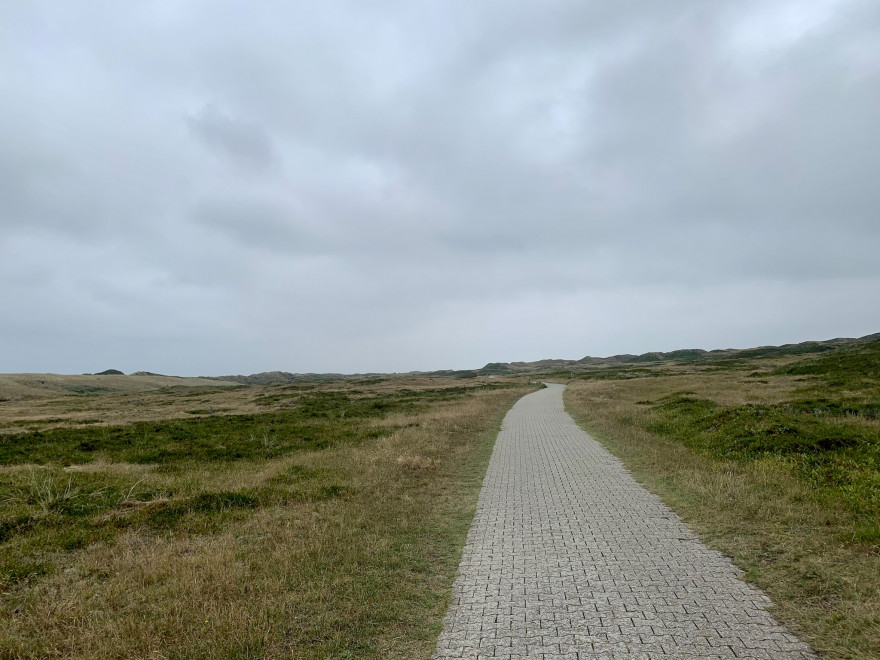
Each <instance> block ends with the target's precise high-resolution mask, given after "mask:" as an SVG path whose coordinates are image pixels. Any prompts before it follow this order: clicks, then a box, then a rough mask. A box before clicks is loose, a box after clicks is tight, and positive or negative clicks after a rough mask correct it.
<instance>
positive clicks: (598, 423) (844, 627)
mask: <svg viewBox="0 0 880 660" xmlns="http://www.w3.org/2000/svg"><path fill="white" fill-rule="evenodd" d="M801 385H802V383H800V382H798V381H795V380H792V379H784V378H774V379H771V380H770V381H769V382H767V383H760V382H755V379H751V378H747V377H745V376H743V375H741V374H736V373H725V374H714V375H709V374H693V375H686V374H682V375H676V376H670V377H663V378H639V379H633V380H626V381H587V382H585V381H576V382H573V383H571V384H570V386H569V388H568V389H567V390H566V405H567V407H568V409H569V411H570V412H571V413H572V414H573V415H574V416H575V418H576V419H577V420H578V421H579V422H580V423H581V424H582V425H583V426H584V427H585V428H586V429H587V430H589V431H590V432H591V433H592V434H593V435H594V436H595V437H596V439H598V440H600V441H601V442H603V443H604V444H605V445H606V446H607V447H608V448H609V449H610V450H611V451H612V452H613V453H614V454H615V455H617V456H618V457H619V458H620V459H621V460H622V461H623V462H624V464H625V465H626V466H627V467H628V468H629V469H630V470H631V471H632V472H633V475H634V476H635V477H636V478H637V479H638V480H639V481H640V482H641V483H642V484H644V485H645V486H646V487H647V488H648V489H649V490H651V491H653V492H655V493H657V494H658V495H659V496H660V497H661V498H662V499H663V500H664V501H665V502H666V503H667V504H668V505H670V506H671V507H672V508H673V509H674V510H675V511H676V512H677V513H678V514H679V515H680V516H681V517H682V519H683V520H685V522H687V523H688V524H689V525H691V526H692V527H693V528H694V530H695V531H696V532H697V533H698V534H700V536H701V537H702V538H703V539H704V540H705V541H706V542H707V543H708V544H709V545H711V546H712V547H714V548H716V549H718V550H720V551H722V552H724V553H725V554H726V555H728V556H730V557H732V558H733V560H734V561H735V562H736V563H737V564H738V565H739V566H740V567H742V568H743V569H745V571H746V577H747V579H748V580H749V581H751V582H754V583H756V584H757V585H758V586H760V587H761V588H762V589H764V590H765V591H766V592H767V593H768V595H769V596H770V597H771V598H772V599H773V602H774V603H775V612H776V615H777V616H778V618H779V619H780V620H782V621H783V622H785V623H786V624H787V625H788V626H789V627H790V628H792V629H793V630H795V631H797V632H798V633H799V634H801V635H803V636H804V637H805V638H806V639H807V640H808V641H809V642H810V644H811V645H812V646H813V648H814V649H816V650H817V651H818V652H819V653H820V655H821V656H822V657H827V658H841V659H842V658H859V659H864V660H868V659H875V658H878V657H880V633H878V631H880V556H878V554H877V552H876V550H872V549H871V548H870V547H866V546H865V545H863V544H854V543H853V542H852V539H853V520H852V515H851V513H850V511H849V510H848V509H847V508H846V507H845V506H843V504H842V503H835V502H833V501H828V499H827V498H823V497H820V496H818V495H817V493H816V492H815V490H814V489H813V488H811V487H810V486H809V485H808V484H806V483H804V482H803V481H801V480H800V479H799V478H798V477H797V475H796V474H795V473H794V471H793V470H792V469H791V466H790V465H789V464H788V463H787V462H786V461H785V460H784V459H782V458H776V457H768V458H764V459H760V460H755V461H751V462H745V463H744V462H732V461H721V460H718V459H713V458H709V457H706V456H703V455H700V454H697V453H694V452H693V451H691V450H689V449H687V448H686V447H685V446H683V445H681V444H679V443H677V442H674V441H672V440H669V439H666V438H664V437H660V436H658V435H656V434H652V433H649V432H648V431H646V430H645V429H644V426H645V425H646V424H647V423H648V422H650V421H651V419H652V413H651V412H650V408H649V407H648V406H646V405H644V404H640V403H638V402H644V401H646V400H647V401H653V400H656V399H657V398H659V397H661V396H664V395H667V394H670V393H671V392H680V391H690V392H694V393H695V395H696V396H697V397H701V398H711V399H713V400H715V401H719V402H722V403H729V404H732V405H741V404H744V403H756V402H761V403H775V402H778V401H782V400H784V399H786V398H787V397H789V396H790V395H791V394H792V392H793V390H794V389H795V388H796V387H799V386H801Z"/></svg>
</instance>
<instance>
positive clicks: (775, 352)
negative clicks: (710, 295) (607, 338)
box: [473, 333, 880, 375]
mask: <svg viewBox="0 0 880 660" xmlns="http://www.w3.org/2000/svg"><path fill="white" fill-rule="evenodd" d="M874 341H880V333H875V334H872V335H866V336H864V337H858V338H856V339H849V338H837V339H828V340H826V341H805V342H801V343H799V344H783V345H782V346H758V347H757V348H726V349H721V350H713V351H706V350H703V349H701V348H687V349H680V350H677V351H669V352H667V353H661V352H651V353H642V354H641V355H632V354H629V353H624V354H623V355H612V356H610V357H592V356H589V355H588V356H586V357H583V358H581V359H580V360H536V361H534V362H490V363H489V364H487V365H486V366H484V367H483V368H482V369H475V370H474V372H473V373H474V375H485V374H498V373H517V372H528V371H541V370H545V369H548V368H550V369H554V368H574V367H582V366H597V367H598V366H613V365H626V364H633V365H638V364H658V363H660V364H662V363H670V364H701V363H707V364H708V363H715V362H729V361H732V360H743V359H749V358H762V357H763V358H775V357H784V356H787V355H809V354H812V353H825V352H827V351H832V350H834V349H837V348H841V347H844V346H853V345H858V344H867V343H870V342H874Z"/></svg>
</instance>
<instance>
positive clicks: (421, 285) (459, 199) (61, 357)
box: [0, 0, 880, 375]
mask: <svg viewBox="0 0 880 660" xmlns="http://www.w3.org/2000/svg"><path fill="white" fill-rule="evenodd" d="M878 118H880V3H878V2H876V0H828V1H822V0H797V1H789V0H735V1H725V0H718V1H713V2H706V1H705V0H677V1H672V2H656V1H655V0H618V1H617V2H607V1H606V0H517V1H516V2H509V1H507V2H500V1H498V0H481V1H480V2H473V0H423V1H420V2H397V1H394V0H348V1H345V0H322V2H300V1H281V0H277V1H272V0H266V1H264V2H232V1H229V0H211V1H208V0H157V1H152V2H147V1H145V2H139V3H128V2H125V3H121V2H117V1H116V0H87V1H86V2H82V3H70V2H66V1H63V0H56V1H52V2H50V1H43V0H27V1H24V0H0V372H57V373H83V372H94V371H100V370H103V369H107V368H116V369H121V370H123V371H126V372H131V371H135V370H147V371H154V372H160V373H170V374H177V375H224V374H234V373H245V374H247V373H254V372H259V371H267V370H283V371H292V372H343V373H358V372H361V373H363V372H401V371H411V370H433V369H461V368H475V367H479V366H482V365H483V364H485V363H487V362H496V361H516V360H536V359H542V358H571V359H578V358H581V357H584V356H586V355H593V356H606V355H612V354H617V353H642V352H646V351H654V350H673V349H679V348H705V349H713V348H727V347H750V346H758V345H767V344H782V343H791V342H797V341H803V340H807V339H827V338H831V337H839V336H845V337H854V336H861V335H865V334H869V333H874V332H878V331H880V304H878V303H880V120H878Z"/></svg>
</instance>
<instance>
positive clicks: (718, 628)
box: [433, 384, 815, 660]
mask: <svg viewBox="0 0 880 660" xmlns="http://www.w3.org/2000/svg"><path fill="white" fill-rule="evenodd" d="M563 389H564V386H563V385H553V384H551V385H548V387H547V389H544V390H541V391H539V392H535V393H533V394H529V395H527V396H525V397H523V398H522V399H520V400H519V401H518V402H517V403H516V405H514V406H513V408H511V410H510V412H508V413H507V416H506V417H505V419H504V424H503V425H502V427H501V432H500V433H499V434H498V439H497V440H496V442H495V448H494V450H493V453H492V459H491V461H490V462H489V468H488V470H487V472H486V477H485V480H484V481H483V488H482V491H481V493H480V500H479V504H478V506H477V513H476V516H475V517H474V521H473V524H472V526H471V529H470V532H469V534H468V539H467V545H466V546H465V549H464V553H463V555H462V560H461V565H460V567H459V572H458V577H457V579H456V581H455V586H454V589H453V599H452V605H451V606H450V609H449V612H448V613H447V615H446V617H445V619H444V622H443V624H444V626H443V632H442V633H441V635H440V639H439V641H438V644H437V650H436V652H435V653H434V655H433V658H434V659H435V660H449V659H452V658H494V659H496V660H497V659H499V658H501V659H505V660H519V659H525V658H543V659H544V660H563V659H573V660H587V659H591V660H592V659H596V658H608V659H615V660H621V659H624V658H625V659H630V660H632V659H636V658H641V659H650V660H660V659H664V658H666V659H668V658H691V659H694V660H697V659H699V660H705V659H707V658H717V659H719V660H720V659H728V658H752V659H758V658H772V659H773V660H806V659H810V658H815V656H814V655H813V653H812V652H811V651H810V649H809V648H808V647H807V646H806V645H805V644H804V643H802V642H800V641H798V640H797V638H796V637H794V636H792V635H791V634H790V633H788V632H787V631H786V630H785V628H783V627H782V626H780V625H779V624H778V623H777V622H776V621H774V619H773V618H772V617H771V616H770V614H769V613H768V612H767V610H766V609H765V608H766V606H767V605H768V604H769V602H770V601H769V599H768V598H767V597H766V596H764V594H762V593H761V592H760V591H758V590H757V589H755V588H754V587H752V586H750V585H748V584H746V583H745V582H743V581H741V580H740V579H739V576H740V575H741V571H740V570H739V569H737V568H736V567H735V566H734V565H733V564H732V563H731V562H730V560H728V559H727V558H726V557H724V556H722V555H721V554H720V553H718V552H715V551H714V550H709V549H708V548H707V547H706V546H705V545H703V543H702V542H701V541H700V540H699V539H698V538H697V537H696V536H695V535H694V534H693V532H691V531H690V529H689V528H688V527H687V526H686V525H684V523H682V522H681V521H680V520H679V519H678V517H677V516H676V515H675V514H674V513H672V511H670V510H669V509H668V508H667V507H666V506H665V505H664V504H663V503H662V502H660V500H659V499H658V498H657V497H656V496H655V495H652V494H651V493H649V492H648V491H646V490H645V489H644V488H642V486H640V485H639V484H638V483H636V481H635V480H634V479H633V478H632V476H630V474H629V472H627V470H626V469H625V468H624V467H623V466H622V464H621V463H620V462H619V461H618V460H617V459H616V458H615V457H613V456H612V455H611V454H609V453H608V452H607V451H606V450H605V449H604V448H603V447H602V446H601V445H600V444H599V443H597V442H596V441H595V440H593V439H592V438H591V437H590V436H589V435H587V434H586V433H584V432H583V431H582V430H581V429H580V428H579V427H578V426H577V425H576V424H575V423H574V421H573V420H572V419H571V417H569V416H568V414H567V413H566V412H565V409H564V408H563V404H562V391H563Z"/></svg>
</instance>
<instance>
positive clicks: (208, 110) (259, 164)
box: [187, 103, 280, 172]
mask: <svg viewBox="0 0 880 660" xmlns="http://www.w3.org/2000/svg"><path fill="white" fill-rule="evenodd" d="M187 123H188V125H189V127H190V130H192V132H193V134H194V135H196V137H198V138H199V139H200V140H202V142H204V144H205V145H207V146H208V147H209V148H211V149H213V150H215V151H217V152H218V153H220V154H221V155H222V156H224V157H226V158H228V159H230V161H231V162H232V163H233V164H235V165H237V166H240V167H242V168H244V169H248V170H254V171H257V172H262V171H266V170H269V169H272V168H273V167H277V166H278V165H279V164H280V160H279V156H278V154H277V152H276V150H275V147H274V146H273V144H272V140H271V139H270V137H269V135H268V134H267V133H266V131H265V130H264V129H263V128H262V127H260V126H259V125H258V124H256V123H253V122H247V121H243V120H240V119H233V118H231V117H229V116H227V115H226V114H224V113H223V112H222V111H221V110H220V108H218V107H217V105H215V104H213V103H211V104H208V105H206V106H205V107H204V108H202V110H201V111H200V112H199V113H198V114H197V115H196V116H194V117H190V118H189V119H188V120H187Z"/></svg>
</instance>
